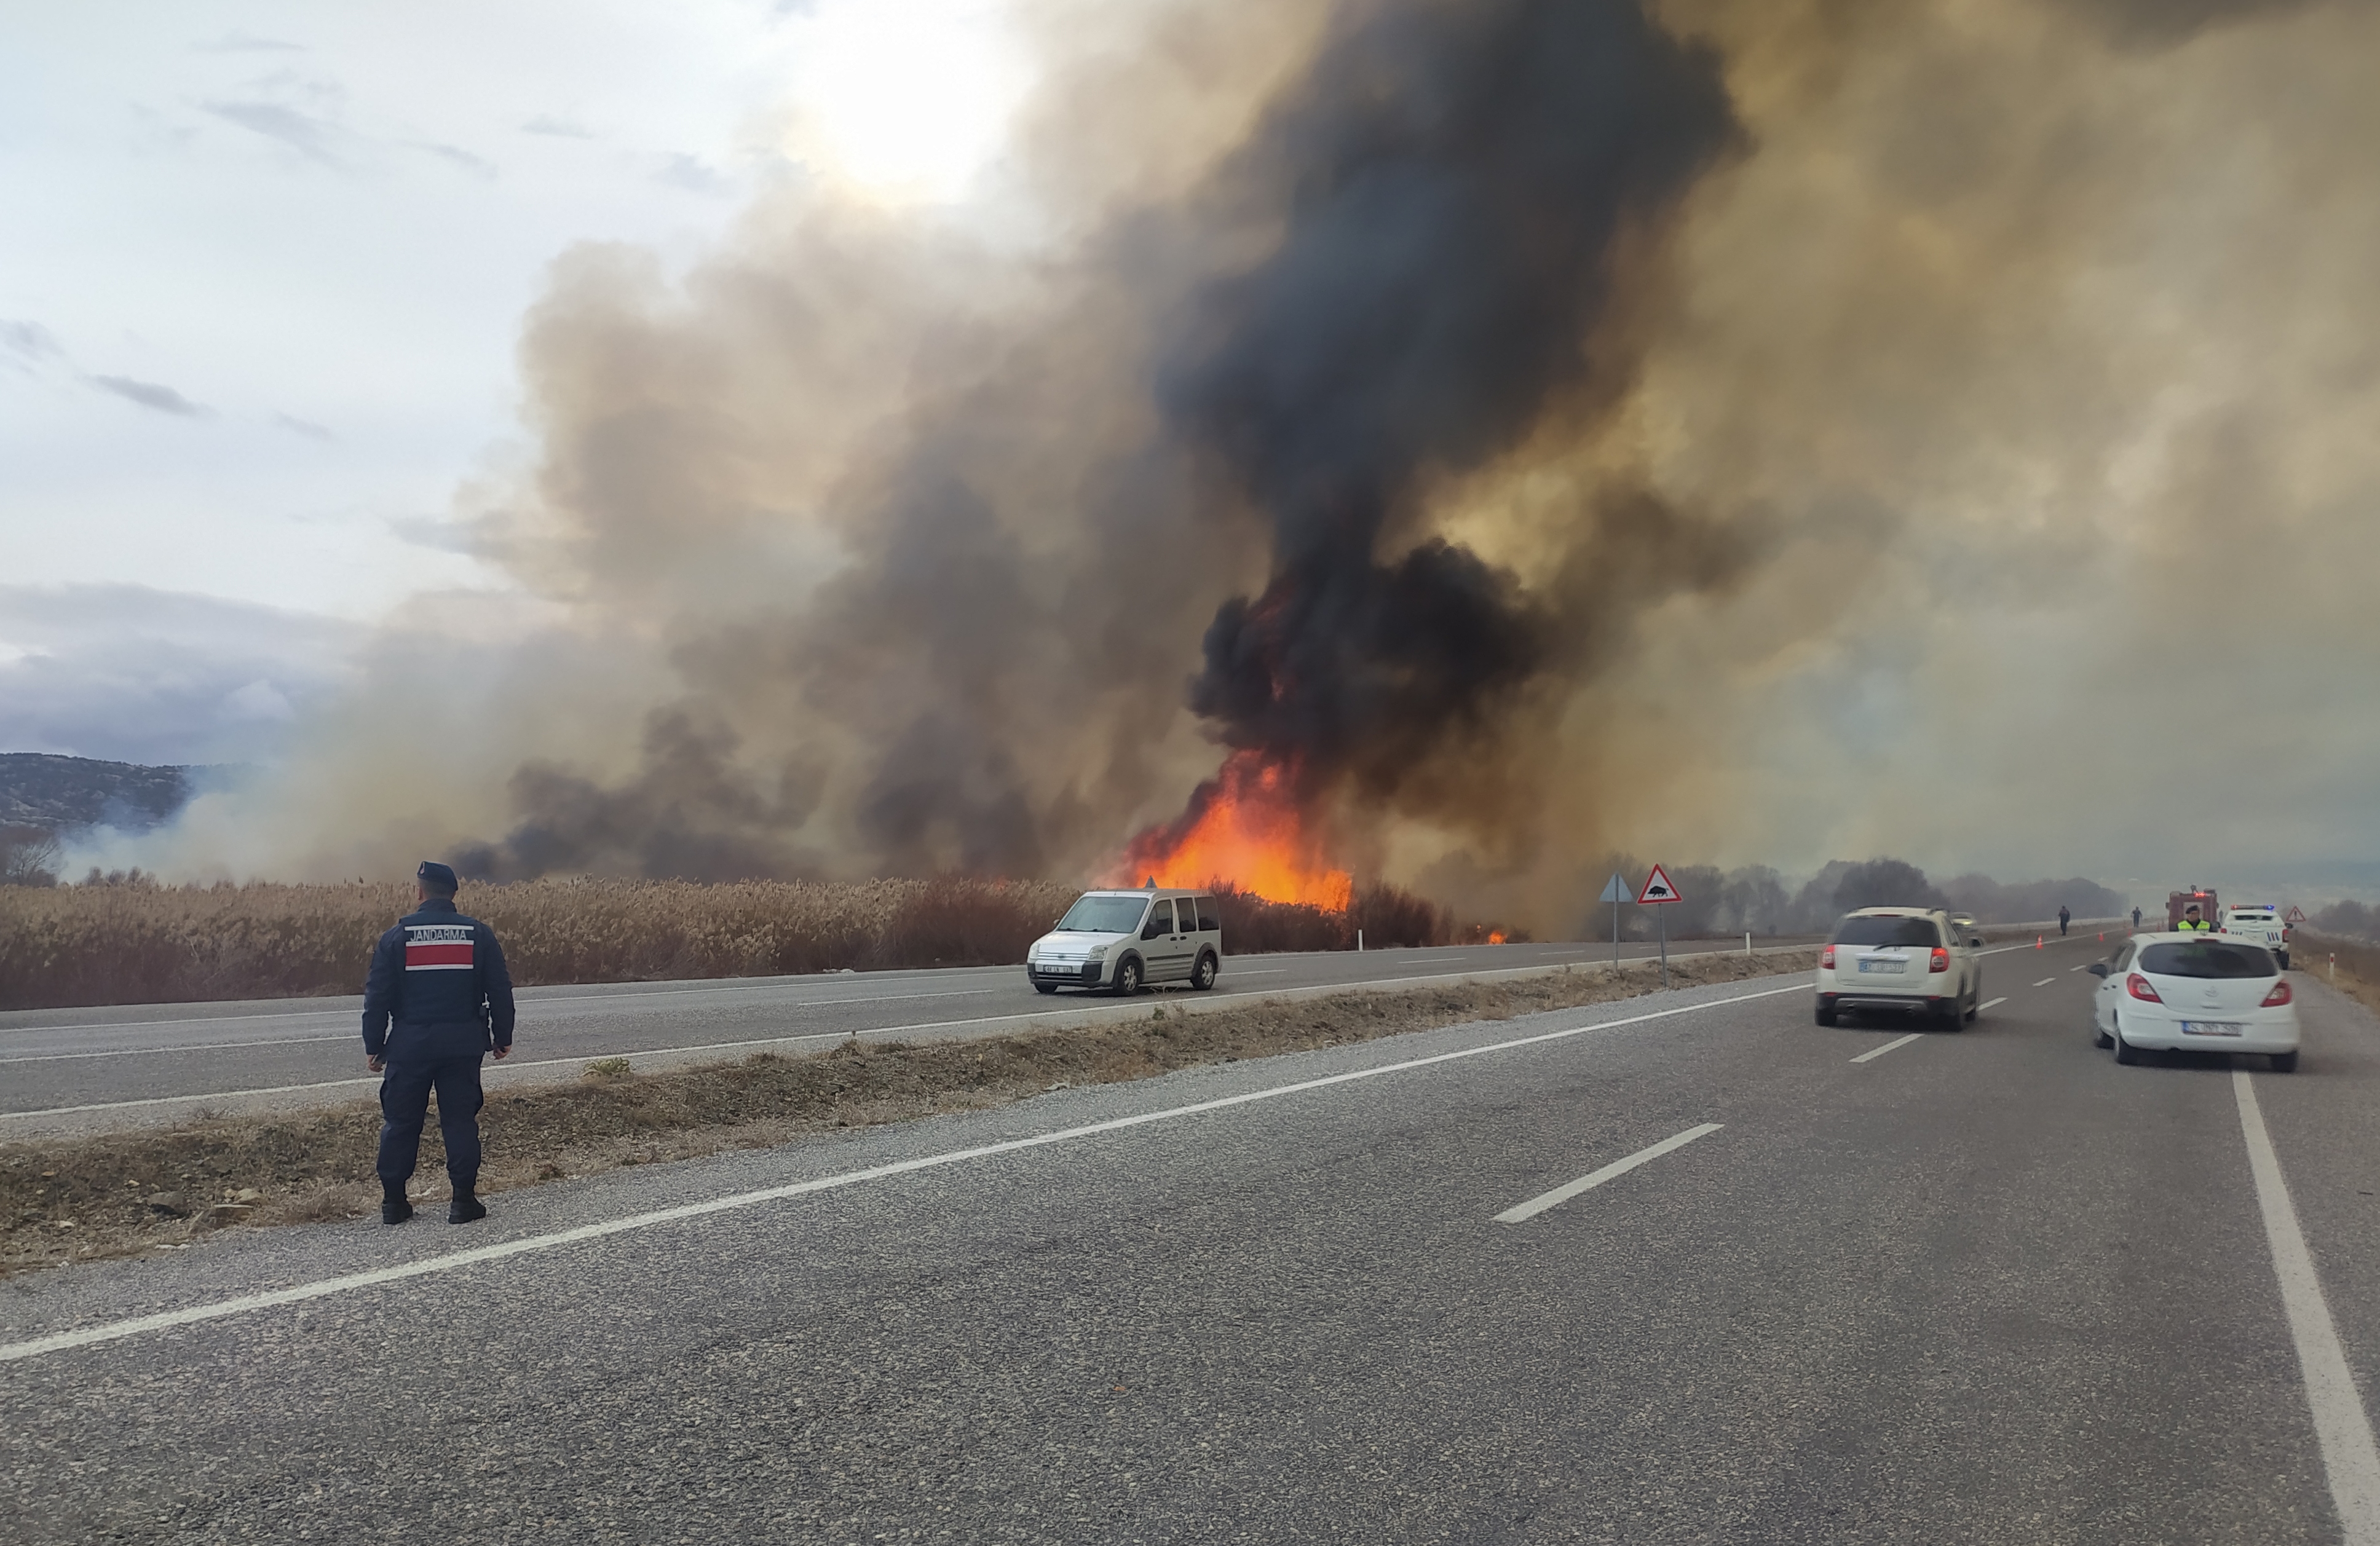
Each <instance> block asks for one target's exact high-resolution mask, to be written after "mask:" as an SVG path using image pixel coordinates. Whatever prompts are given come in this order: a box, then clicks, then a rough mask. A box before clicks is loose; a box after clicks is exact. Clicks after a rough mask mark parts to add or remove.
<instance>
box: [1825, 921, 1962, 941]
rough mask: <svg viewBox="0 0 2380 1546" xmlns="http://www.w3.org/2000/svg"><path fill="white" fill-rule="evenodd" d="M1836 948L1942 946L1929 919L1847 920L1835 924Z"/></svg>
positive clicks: (1932, 922) (1834, 939)
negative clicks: (1858, 946)
mask: <svg viewBox="0 0 2380 1546" xmlns="http://www.w3.org/2000/svg"><path fill="white" fill-rule="evenodd" d="M1830 943H1832V944H1836V945H1925V946H1934V945H1939V944H1941V943H1942V941H1941V938H1940V937H1939V936H1937V935H1936V934H1935V932H1934V920H1933V919H1931V918H1859V917H1852V918H1846V919H1844V920H1843V921H1842V922H1841V923H1840V924H1836V925H1835V937H1834V938H1833V940H1832V941H1830Z"/></svg>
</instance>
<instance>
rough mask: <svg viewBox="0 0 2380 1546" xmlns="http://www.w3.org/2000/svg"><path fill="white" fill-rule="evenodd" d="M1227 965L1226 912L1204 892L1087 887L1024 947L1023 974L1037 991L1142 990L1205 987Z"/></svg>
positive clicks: (1207, 986)
mask: <svg viewBox="0 0 2380 1546" xmlns="http://www.w3.org/2000/svg"><path fill="white" fill-rule="evenodd" d="M1222 970H1223V920H1222V915H1221V914H1220V912H1216V910H1215V899H1214V897H1213V896H1211V895H1210V894H1208V892H1205V891H1165V890H1141V891H1086V892H1084V893H1083V894H1082V895H1081V896H1080V897H1077V898H1076V899H1075V905H1074V906H1072V907H1070V908H1068V909H1066V915H1065V916H1064V917H1062V918H1061V919H1059V920H1058V926H1057V927H1056V928H1054V929H1052V930H1050V932H1049V933H1048V934H1045V935H1043V936H1041V937H1040V938H1038V939H1037V940H1035V941H1034V942H1033V948H1031V949H1029V950H1027V951H1026V952H1025V974H1026V977H1028V978H1030V979H1031V980H1032V983H1033V986H1034V988H1035V990H1036V991H1038V992H1040V993H1055V992H1057V991H1058V990H1059V989H1060V988H1062V987H1083V988H1100V987H1104V988H1106V989H1108V990H1109V991H1110V992H1112V993H1119V994H1128V993H1138V992H1139V991H1140V990H1141V987H1142V985H1143V984H1148V983H1188V984H1190V985H1191V986H1192V987H1194V988H1200V989H1205V988H1210V987H1213V986H1214V985H1215V978H1216V977H1217V976H1218V975H1219V974H1220V972H1222Z"/></svg>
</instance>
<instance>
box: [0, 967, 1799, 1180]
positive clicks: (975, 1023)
mask: <svg viewBox="0 0 2380 1546" xmlns="http://www.w3.org/2000/svg"><path fill="white" fill-rule="evenodd" d="M1775 943H1777V942H1776V941H1772V940H1766V939H1764V940H1761V941H1760V942H1759V945H1760V947H1761V948H1767V947H1769V946H1771V945H1773V944H1775ZM1721 948H1726V947H1725V946H1724V945H1723V944H1721V943H1719V942H1717V941H1708V940H1706V941H1700V942H1696V943H1694V944H1692V945H1685V944H1681V945H1679V946H1677V947H1675V948H1673V949H1672V952H1671V953H1672V954H1673V955H1677V954H1682V953H1686V952H1691V951H1696V950H1711V949H1721ZM1739 948H1740V947H1739ZM1652 949H1653V947H1651V946H1645V945H1623V946H1622V947H1621V953H1622V954H1623V955H1625V956H1629V957H1632V958H1641V957H1643V956H1645V955H1646V954H1648V953H1650V952H1651V951H1652ZM1610 955H1611V947H1610V946H1609V944H1605V945H1600V946H1597V945H1582V944H1565V945H1478V946H1454V947H1449V948H1443V949H1412V950H1402V949H1401V950H1370V951H1365V952H1361V953H1356V952H1353V951H1334V952H1327V953H1316V954H1305V955H1269V956H1247V957H1235V958H1233V959H1232V960H1229V961H1227V962H1226V963H1225V965H1224V971H1223V976H1222V979H1221V981H1220V983H1219V984H1218V985H1217V987H1216V988H1215V990H1214V991H1213V992H1212V993H1210V994H1206V995H1199V996H1200V997H1208V998H1212V997H1222V998H1229V997H1232V996H1235V995H1244V994H1262V993H1277V992H1281V991H1282V990H1284V989H1307V988H1317V987H1329V986H1366V985H1368V986H1394V985H1396V984H1402V983H1411V982H1414V981H1416V980H1419V979H1425V978H1429V977H1436V976H1445V975H1454V976H1462V975H1476V974H1479V973H1483V972H1497V971H1510V970H1522V969H1527V968H1533V967H1544V966H1549V965H1560V964H1562V963H1565V962H1573V961H1592V960H1609V959H1610ZM1156 991H1159V992H1162V993H1178V994H1187V993H1188V992H1189V991H1190V990H1189V989H1188V988H1186V987H1169V988H1161V989H1159V990H1156ZM1113 1004H1114V1001H1113V1000H1111V999H1109V998H1106V997H1104V996H1091V995H1083V994H1076V993H1073V992H1067V993H1061V994H1057V995H1054V996H1042V995H1040V994H1038V993H1036V992H1034V991H1033V988H1032V986H1031V984H1028V983H1027V982H1026V980H1025V971H1024V968H1022V967H1017V966H1001V967H978V968H965V969H957V970H945V971H927V972H838V973H831V974H824V975H818V974H813V975H808V976H799V977H763V978H741V979H735V980H733V981H725V982H721V981H709V982H694V983H612V984H599V985H590V986H562V987H540V988H526V989H523V990H522V991H521V992H520V994H519V995H518V1006H519V1011H520V1015H519V1023H518V1026H517V1028H516V1048H517V1050H516V1053H515V1056H514V1057H512V1058H511V1059H509V1060H507V1061H506V1062H505V1063H504V1064H503V1065H495V1064H491V1065H490V1067H489V1082H490V1085H491V1087H492V1088H493V1087H502V1086H503V1085H504V1084H506V1083H508V1082H512V1081H524V1080H535V1079H537V1078H540V1077H546V1078H552V1077H575V1076H576V1075H577V1071H578V1069H579V1068H580V1067H581V1066H582V1065H583V1064H584V1063H585V1062H586V1060H587V1059H589V1058H592V1057H631V1058H636V1057H650V1056H653V1055H669V1056H671V1057H678V1058H687V1057H705V1056H707V1057H714V1058H718V1057H734V1056H735V1055H736V1054H737V1053H738V1052H739V1051H751V1050H759V1049H760V1048H763V1047H767V1048H772V1049H777V1050H800V1049H802V1048H803V1047H804V1045H806V1044H807V1045H808V1046H810V1047H811V1048H812V1049H813V1050H814V1049H815V1047H816V1046H818V1045H823V1044H826V1043H830V1042H833V1041H837V1040H840V1039H843V1038H844V1037H848V1036H852V1035H862V1036H879V1037H887V1036H906V1037H917V1036H965V1035H996V1034H1002V1033H1010V1032H1014V1031H1016V1030H1018V1029H1020V1028H1021V1027H1023V1026H1025V1025H1027V1024H1030V1023H1036V1022H1040V1023H1064V1022H1065V1021H1066V1019H1067V1018H1068V1017H1073V1018H1076V1019H1079V1018H1083V1017H1085V1016H1087V1015H1094V1014H1103V1013H1112V1012H1113V1009H1112V1006H1113ZM362 1006H363V1000H362V998H361V997H360V996H358V997H349V998H315V999H300V1000H288V999H281V1000H270V1001H264V1002H248V1003H233V1004H150V1005H140V1006H136V1007H127V1008H102V1009H34V1010H20V1011H14V1012H10V1013H6V1014H0V1137H12V1136H18V1135H21V1134H23V1133H24V1132H26V1131H28V1130H29V1129H31V1128H33V1127H34V1126H36V1125H37V1124H38V1125H42V1126H46V1127H67V1128H72V1129H80V1130H91V1129H97V1128H103V1127H108V1126H120V1125H128V1124H130V1123H133V1122H138V1121H143V1120H158V1121H162V1120H171V1119H174V1118H176V1117H186V1116H188V1114H189V1112H190V1110H191V1109H193V1108H195V1107H197V1106H199V1105H207V1104H210V1103H212V1105H217V1106H220V1107H222V1108H225V1109H234V1110H253V1109H267V1108H271V1109H287V1108H288V1107H289V1106H291V1105H297V1104H303V1103H305V1102H307V1101H309V1100H313V1101H322V1102H336V1101H351V1100H356V1099H358V1098H361V1097H364V1096H367V1095H369V1094H370V1093H371V1091H372V1090H373V1088H374V1087H375V1086H376V1085H377V1084H378V1083H379V1081H378V1080H377V1079H376V1078H372V1077H368V1076H366V1074H365V1071H364V1069H363V1042H362V1038H361V1034H360V1032H359V1030H358V1019H359V1013H360V1010H361V1009H362ZM1127 1012H1128V1011H1127ZM235 1095H237V1096H238V1097H239V1098H238V1099H237V1100H231V1101H226V1100H225V1099H224V1097H227V1096H235Z"/></svg>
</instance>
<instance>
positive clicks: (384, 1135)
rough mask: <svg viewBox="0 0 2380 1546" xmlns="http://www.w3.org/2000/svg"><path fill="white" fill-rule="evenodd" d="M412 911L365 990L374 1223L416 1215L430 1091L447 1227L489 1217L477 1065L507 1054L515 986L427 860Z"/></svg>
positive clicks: (449, 879) (485, 930)
mask: <svg viewBox="0 0 2380 1546" xmlns="http://www.w3.org/2000/svg"><path fill="white" fill-rule="evenodd" d="M414 882H415V887H414V896H415V898H416V899H417V900H419V902H420V904H421V905H420V907H419V908H418V909H417V910H416V911H414V912H408V913H407V914H406V915H405V916H404V917H403V918H401V919H399V920H397V924H396V926H395V928H393V929H391V930H389V931H388V932H387V933H386V934H384V935H382V936H380V943H379V944H378V945H376V946H374V947H373V948H372V959H371V975H370V977H369V978H368V979H366V981H365V983H364V1067H365V1068H367V1069H370V1070H371V1071H372V1072H374V1073H380V1072H381V1071H382V1070H383V1069H386V1070H387V1072H386V1074H385V1076H384V1077H383V1079H382V1080H381V1082H380V1109H381V1116H382V1117H383V1121H382V1123H381V1129H380V1164H379V1170H380V1190H381V1203H380V1216H381V1221H382V1222H383V1223H384V1224H403V1223H404V1222H405V1221H406V1220H407V1219H409V1218H411V1217H412V1216H413V1204H412V1202H410V1201H408V1200H407V1197H406V1195H405V1184H406V1183H407V1181H410V1180H411V1179H413V1167H414V1164H415V1162H416V1161H417V1160H419V1157H420V1153H421V1124H422V1122H423V1121H424V1120H425V1119H426V1118H427V1117H429V1115H430V1093H431V1091H432V1090H435V1091H437V1092H438V1130H439V1132H440V1133H441V1134H442V1135H443V1137H444V1138H445V1140H446V1175H447V1177H448V1178H449V1179H451V1180H452V1181H453V1182H454V1183H455V1202H454V1204H453V1206H451V1207H449V1208H448V1209H447V1210H446V1222H447V1223H449V1224H468V1223H470V1222H471V1221H472V1220H473V1219H480V1218H485V1217H487V1216H488V1209H487V1205H486V1204H485V1203H483V1202H480V1196H479V1187H480V1106H482V1105H485V1104H487V1103H486V1097H485V1096H483V1095H482V1094H481V1093H480V1057H481V1056H482V1055H484V1054H486V1053H489V1052H493V1053H494V1054H495V1055H496V1058H497V1060H498V1061H499V1062H501V1061H503V1060H504V1058H505V1057H510V1056H511V1055H512V1050H513V980H512V975H511V973H509V972H506V971H505V970H504V947H503V946H501V945H499V944H497V943H496V931H495V930H493V929H492V928H490V927H488V925H487V924H483V923H481V922H480V921H479V920H478V919H477V918H467V917H465V916H463V914H462V913H460V912H456V911H455V889H456V886H455V872H454V871H453V870H451V869H448V868H447V867H446V866H445V865H443V864H439V863H438V862H437V861H435V860H431V859H425V860H423V861H422V863H421V867H420V868H419V870H416V871H415V872H414Z"/></svg>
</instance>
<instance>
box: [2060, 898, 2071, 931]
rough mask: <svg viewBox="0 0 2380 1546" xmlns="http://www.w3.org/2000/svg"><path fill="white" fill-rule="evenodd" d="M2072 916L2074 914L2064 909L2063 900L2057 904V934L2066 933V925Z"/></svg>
mask: <svg viewBox="0 0 2380 1546" xmlns="http://www.w3.org/2000/svg"><path fill="white" fill-rule="evenodd" d="M2073 916H2074V914H2072V913H2071V912H2067V911H2066V904H2065V903H2064V902H2060V903H2058V934H2059V935H2061V936H2063V935H2064V934H2065V933H2066V925H2067V924H2068V923H2069V922H2070V920H2071V919H2072V918H2073Z"/></svg>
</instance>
